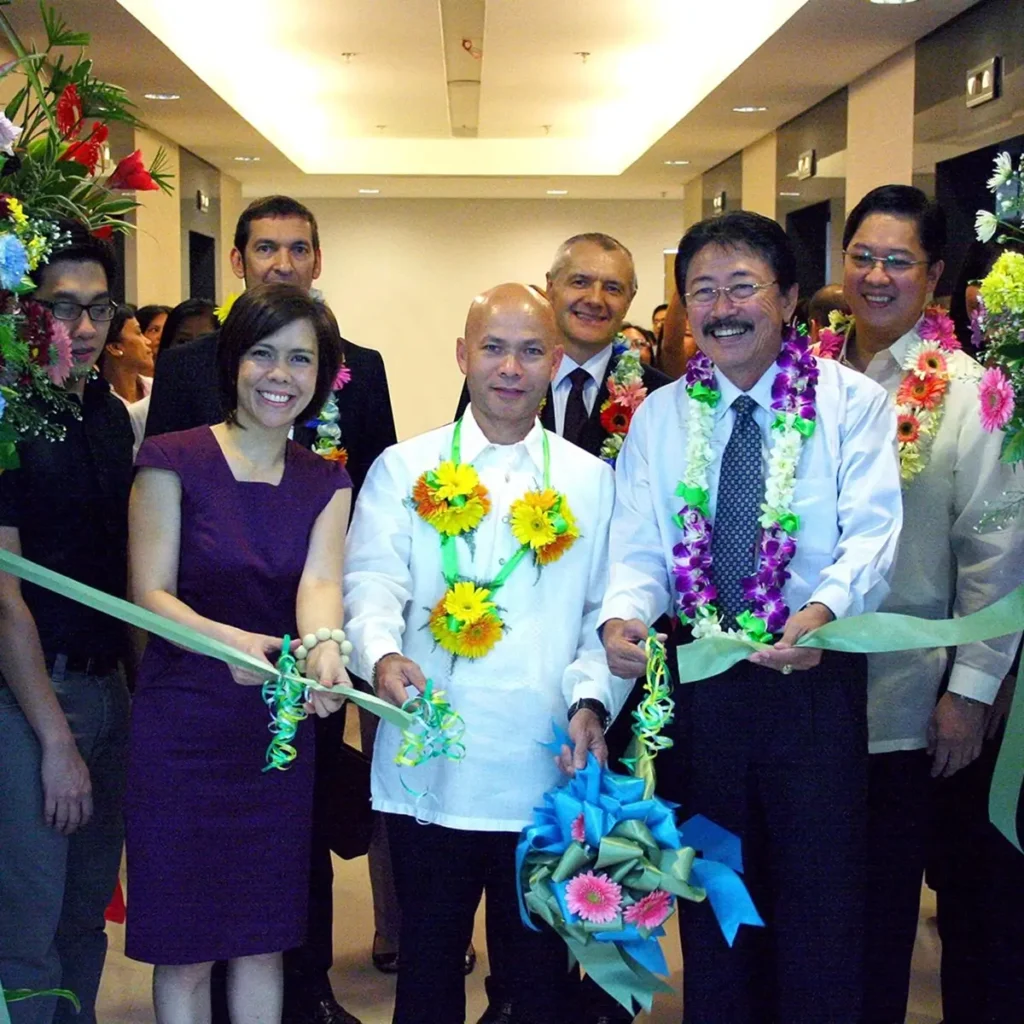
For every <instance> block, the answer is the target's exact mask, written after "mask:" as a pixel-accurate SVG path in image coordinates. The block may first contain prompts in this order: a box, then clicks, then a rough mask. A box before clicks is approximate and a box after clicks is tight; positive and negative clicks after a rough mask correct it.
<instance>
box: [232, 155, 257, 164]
mask: <svg viewBox="0 0 1024 1024" xmlns="http://www.w3.org/2000/svg"><path fill="white" fill-rule="evenodd" d="M235 159H236V160H237V161H238V162H239V163H240V164H258V163H259V162H260V158H259V157H258V156H236V157H235Z"/></svg>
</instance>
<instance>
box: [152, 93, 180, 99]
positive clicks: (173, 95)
mask: <svg viewBox="0 0 1024 1024" xmlns="http://www.w3.org/2000/svg"><path fill="white" fill-rule="evenodd" d="M143 95H144V96H145V97H146V99H147V100H180V99H181V97H180V96H179V95H178V94H177V93H176V92H147V93H143Z"/></svg>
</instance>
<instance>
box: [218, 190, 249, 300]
mask: <svg viewBox="0 0 1024 1024" xmlns="http://www.w3.org/2000/svg"><path fill="white" fill-rule="evenodd" d="M245 206H246V201H245V200H244V199H243V198H242V186H241V185H240V184H239V183H238V182H237V181H235V179H234V178H232V177H230V176H229V175H227V174H224V173H223V172H222V173H221V176H220V254H221V255H220V262H219V264H218V270H219V272H220V281H219V285H220V293H219V295H218V299H219V300H220V301H221V302H223V301H224V299H226V298H227V297H228V296H229V295H230V294H231V293H232V292H240V291H241V290H242V282H241V281H240V280H239V279H238V278H237V277H235V275H234V273H233V272H232V270H231V260H230V259H229V253H230V252H231V247H232V246H233V245H234V238H235V224H236V223H237V221H238V215H239V214H240V213H241V212H242V210H244V209H245Z"/></svg>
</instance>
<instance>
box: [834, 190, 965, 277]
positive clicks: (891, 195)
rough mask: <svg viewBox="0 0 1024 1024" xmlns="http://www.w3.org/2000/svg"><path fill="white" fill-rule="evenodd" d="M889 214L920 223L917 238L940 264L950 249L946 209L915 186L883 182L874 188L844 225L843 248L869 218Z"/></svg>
mask: <svg viewBox="0 0 1024 1024" xmlns="http://www.w3.org/2000/svg"><path fill="white" fill-rule="evenodd" d="M873 213H885V214H888V215H889V216H890V217H902V218H904V219H906V220H912V221H914V223H915V224H916V225H917V237H918V239H919V240H920V242H921V248H922V249H924V251H925V254H926V255H927V257H928V262H929V263H930V264H931V263H938V261H939V260H941V259H942V256H943V253H944V252H945V250H946V212H945V210H943V209H942V207H941V206H939V204H938V203H937V202H935V200H934V199H929V198H928V197H927V196H926V195H925V194H924V193H923V192H922V191H921V190H920V189H919V188H915V187H914V186H913V185H880V186H879V187H878V188H873V189H872V190H871V191H870V192H869V193H868V194H867V195H866V196H865V197H864V198H863V199H862V200H861V201H860V202H859V203H858V204H857V205H856V206H855V207H854V208H853V209H852V210H851V211H850V216H849V217H847V218H846V227H845V228H843V248H844V249H845V248H846V247H847V246H848V245H849V244H850V240H851V239H852V238H853V236H854V235H855V234H856V233H857V229H858V228H859V227H860V226H861V224H862V223H863V221H864V218H865V217H870V216H871V214H873Z"/></svg>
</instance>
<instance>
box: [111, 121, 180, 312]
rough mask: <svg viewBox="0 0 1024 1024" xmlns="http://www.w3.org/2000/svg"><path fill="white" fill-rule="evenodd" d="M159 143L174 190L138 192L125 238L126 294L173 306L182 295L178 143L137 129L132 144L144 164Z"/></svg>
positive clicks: (137, 299) (142, 301) (139, 300)
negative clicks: (133, 228)
mask: <svg viewBox="0 0 1024 1024" xmlns="http://www.w3.org/2000/svg"><path fill="white" fill-rule="evenodd" d="M161 146H162V147H163V149H164V151H165V152H166V154H167V157H168V159H167V162H166V170H167V171H168V173H169V174H170V175H171V178H172V183H173V184H174V186H175V191H174V192H173V193H172V194H171V195H166V194H165V193H163V192H139V193H137V198H138V200H139V203H140V205H139V208H138V209H137V210H136V211H135V224H136V228H137V230H136V231H135V232H133V233H132V234H130V235H129V236H128V238H127V239H126V241H125V298H126V299H127V300H128V301H129V302H134V303H136V304H137V305H145V304H147V303H151V302H162V303H166V304H167V305H168V306H175V305H177V304H178V303H179V302H181V299H182V280H181V200H180V197H179V195H178V192H177V186H178V176H179V169H180V168H179V158H178V147H177V146H176V145H175V144H174V143H173V142H171V141H170V140H169V139H165V138H164V137H163V136H162V135H158V134H157V133H156V132H153V131H149V130H146V129H141V128H140V129H136V131H135V148H136V149H141V150H142V157H143V160H144V161H145V163H146V166H147V167H148V166H149V165H150V164H151V163H152V161H153V158H154V157H155V156H156V154H157V150H158V149H160V147H161Z"/></svg>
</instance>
